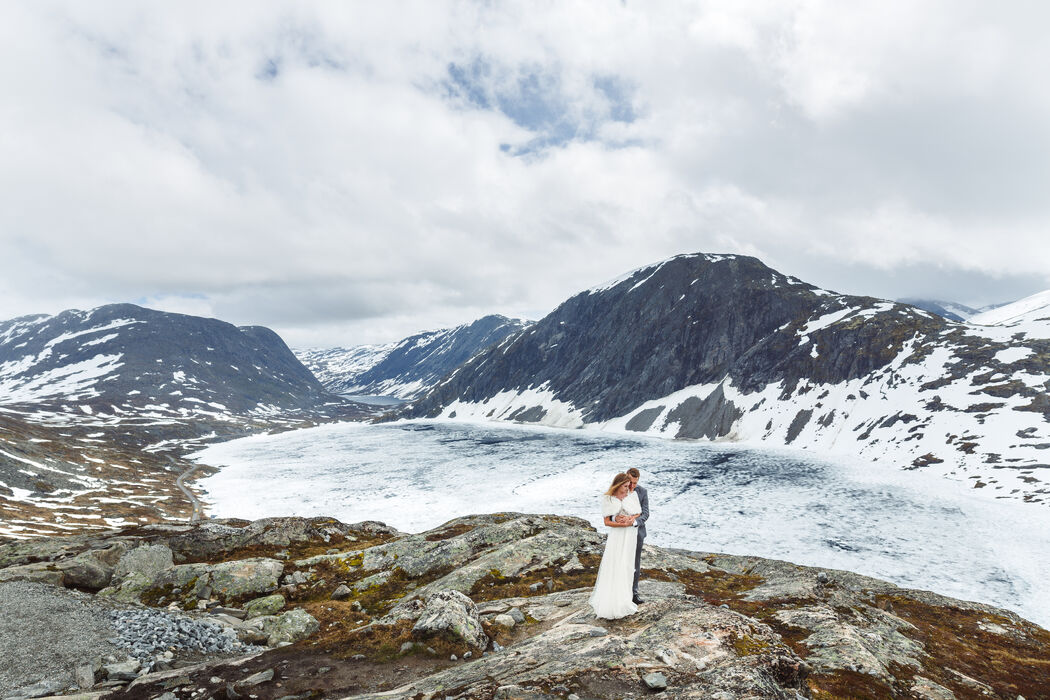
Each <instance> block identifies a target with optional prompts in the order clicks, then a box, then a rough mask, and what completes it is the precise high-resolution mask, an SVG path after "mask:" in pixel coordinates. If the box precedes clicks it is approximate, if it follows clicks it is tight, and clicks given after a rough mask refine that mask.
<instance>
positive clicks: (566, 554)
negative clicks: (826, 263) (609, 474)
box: [0, 513, 1050, 700]
mask: <svg viewBox="0 0 1050 700" xmlns="http://www.w3.org/2000/svg"><path fill="white" fill-rule="evenodd" d="M246 533H254V534H250V535H248V536H246ZM193 542H201V543H203V545H202V550H201V551H200V552H198V551H195V550H194V549H193V547H192V544H191V543H193ZM249 543H250V544H249ZM602 544H603V537H602V535H601V534H600V533H597V532H595V531H594V530H593V529H592V528H591V527H590V526H589V525H588V524H587V523H586V522H585V521H582V520H579V519H576V518H567V517H559V516H552V515H531V514H521V513H498V514H489V515H477V516H468V517H462V518H457V519H455V520H452V521H450V522H448V523H445V524H444V525H442V526H441V527H438V528H435V529H433V530H430V531H428V532H424V533H419V534H402V533H397V532H396V531H393V530H391V529H389V528H386V527H385V526H383V525H381V524H375V523H362V524H357V525H345V524H342V523H336V522H334V521H331V520H330V519H287V520H285V519H271V520H267V521H258V522H257V523H245V522H244V521H228V522H224V523H214V522H211V523H202V524H199V525H168V524H164V525H161V526H155V527H152V526H151V527H148V528H138V529H136V530H133V531H125V532H116V533H113V534H111V535H108V536H104V537H96V538H95V539H92V540H90V541H88V540H84V539H76V538H69V541H67V542H64V543H57V544H56V543H55V542H42V543H40V545H39V546H37V547H35V548H34V547H31V546H27V545H26V544H24V543H17V544H16V545H15V546H10V545H8V546H5V547H3V548H0V556H2V555H4V554H5V553H6V555H7V556H8V558H7V559H6V561H7V562H9V565H8V566H4V567H0V580H3V579H4V578H17V577H28V576H40V577H45V578H46V577H48V576H50V577H52V578H53V579H54V580H53V581H52V583H53V584H56V585H44V584H41V583H29V582H16V583H6V584H0V588H4V587H5V586H6V587H8V588H5V589H4V590H6V591H10V592H13V593H8V594H7V595H8V596H9V597H10V596H11V595H19V596H21V597H22V599H23V600H22V602H21V603H20V605H21V606H22V607H25V606H26V605H37V606H38V607H39V608H40V610H41V611H44V610H50V609H52V608H54V609H55V610H56V611H58V613H60V614H62V615H66V616H72V615H73V614H74V613H73V612H66V608H64V607H61V605H65V603H62V601H64V600H66V599H67V598H69V597H70V596H80V597H81V598H80V599H82V600H88V599H90V600H91V601H93V605H96V606H118V607H120V604H119V600H120V598H121V597H122V596H125V595H126V596H127V598H128V600H132V601H137V602H136V604H135V605H133V606H131V607H133V608H135V609H137V610H139V611H142V610H143V609H142V608H141V607H139V604H140V603H144V604H145V605H146V606H153V607H169V606H176V607H181V608H183V609H184V610H188V611H191V614H192V615H193V616H196V617H198V618H202V619H204V620H207V621H209V624H210V623H216V624H221V625H223V626H224V628H225V631H224V632H223V633H222V634H224V635H231V636H235V637H236V638H238V639H240V640H241V641H242V642H251V643H253V644H259V645H266V646H269V647H277V646H280V647H287V648H281V649H272V650H271V651H267V652H263V653H261V654H260V653H259V652H258V651H254V652H252V653H255V654H259V655H258V656H242V657H240V659H241V660H239V661H231V660H229V659H226V660H223V659H216V658H209V659H208V660H206V661H205V662H203V663H204V665H202V666H201V667H200V668H199V670H197V671H193V670H191V669H185V670H184V669H181V668H173V669H172V670H171V671H164V672H157V673H149V674H147V675H142V676H140V677H138V678H137V679H136V680H134V681H133V683H134V685H135V687H134V689H133V692H131V690H129V691H128V693H127V697H136V698H137V697H161V696H164V694H165V693H174V692H175V690H177V691H178V696H179V697H209V696H214V697H223V696H224V695H223V693H225V697H232V695H230V693H229V692H228V690H223V689H233V690H234V692H236V693H239V691H237V688H244V687H245V686H243V685H238V683H244V682H245V680H246V679H248V678H251V677H253V676H255V675H256V674H259V673H264V674H265V673H266V672H267V671H268V670H269V669H274V668H275V667H276V668H278V669H280V670H279V673H280V679H279V682H280V683H281V689H280V694H279V695H278V694H274V697H285V696H290V697H298V696H307V695H309V694H310V693H314V694H315V696H316V693H317V692H320V693H321V694H323V695H329V694H331V695H332V696H333V697H347V698H350V697H353V698H376V699H377V700H378V698H430V700H434V698H444V697H454V698H457V699H458V700H492V698H495V697H501V698H523V699H524V698H527V699H530V700H538V699H539V698H544V699H545V700H549V699H550V698H552V697H559V698H560V697H571V696H572V695H576V696H577V697H579V698H590V699H591V700H599V699H601V700H606V699H614V698H615V699H618V698H627V697H635V698H639V697H644V696H646V695H647V694H649V693H659V696H660V697H662V698H670V699H672V700H685V699H686V698H689V699H699V698H704V699H707V698H716V699H718V700H727V699H730V698H754V699H758V698H777V699H779V700H797V699H798V698H817V699H823V698H835V697H865V698H921V699H924V700H951V699H952V698H956V699H959V700H962V699H963V698H971V697H982V698H989V699H1002V700H1016V698H1017V697H1018V696H1023V697H1025V698H1027V699H1028V700H1033V699H1034V698H1048V697H1050V695H1048V693H1047V692H1046V689H1047V688H1050V632H1048V631H1047V630H1044V629H1041V628H1040V627H1038V626H1037V625H1034V624H1032V623H1030V622H1027V621H1026V620H1023V619H1021V618H1020V617H1018V616H1016V615H1014V614H1012V613H1010V612H1008V611H1004V610H999V609H996V608H993V607H991V606H988V605H983V604H980V603H972V602H966V601H959V600H954V599H951V598H946V597H944V596H939V595H937V594H934V593H929V592H926V591H915V590H907V589H901V588H898V587H897V586H894V585H893V584H890V583H887V582H885V581H880V580H878V579H874V578H870V577H866V576H861V575H858V574H853V573H850V572H847V571H831V570H823V571H822V570H818V569H813V568H808V567H802V566H797V565H794V564H791V563H788V562H783V561H774V560H769V559H761V558H758V557H746V556H730V555H725V554H709V553H700V552H689V551H684V550H672V549H663V548H660V547H654V546H651V545H646V546H645V547H644V549H643V551H642V569H643V577H642V582H641V596H642V598H644V599H645V600H646V603H645V604H643V605H642V606H641V607H640V609H639V611H638V612H637V613H636V614H634V615H631V616H629V617H627V618H623V619H620V620H615V621H608V620H600V619H597V618H595V617H594V615H593V614H592V612H591V610H590V607H589V606H588V604H587V599H588V597H589V595H590V593H591V587H592V586H593V583H594V578H595V575H596V571H597V567H598V563H599V560H600V557H601V550H602ZM166 551H167V553H168V554H172V555H173V557H172V559H174V560H176V561H178V560H181V561H182V563H178V564H174V565H172V564H171V561H172V559H169V558H168V556H167V555H166V554H165V552H166ZM99 552H106V555H105V556H104V557H102V556H100V555H99V554H98V553H99ZM118 553H122V556H119V557H117V556H116V555H117V554H118ZM88 558H90V559H91V560H92V561H98V562H99V564H100V566H101V567H103V568H104V567H105V566H107V565H109V564H110V562H112V566H113V567H114V576H113V579H112V581H111V584H110V586H109V587H108V588H106V589H104V591H102V592H100V593H99V594H98V595H94V596H89V595H87V594H85V593H74V592H71V591H66V590H63V589H62V588H60V587H58V586H60V585H62V584H63V583H66V582H65V581H64V578H65V576H66V574H68V573H70V572H77V571H78V570H79V569H78V567H81V566H82V565H83V564H84V561H85V560H86V559H88ZM3 561H4V560H2V559H0V564H2V563H3ZM121 562H122V564H121ZM88 563H90V561H89V562H88ZM117 571H119V572H121V576H120V577H119V578H118V577H117V576H116V572H117ZM85 575H86V574H85ZM151 577H152V578H151ZM282 582H283V584H284V585H280V586H279V583H282ZM66 585H69V584H68V583H66ZM278 586H279V591H280V592H279V594H276V593H275V594H274V595H272V596H271V597H270V598H268V599H262V600H259V601H258V602H256V603H255V604H252V603H249V601H250V600H251V599H258V598H259V595H261V594H266V593H271V592H273V590H274V589H276V588H277V587H278ZM19 591H21V593H18V592H19ZM48 591H53V593H52V594H49V593H48ZM337 591H338V595H333V594H335V593H336V592H337ZM30 593H31V594H32V596H30ZM103 593H105V595H103ZM0 598H2V596H0ZM52 598H54V600H52ZM113 598H116V599H117V602H113V601H112V599H113ZM230 598H232V599H233V601H230V600H228V599H230ZM282 600H283V601H284V604H285V607H284V608H281V609H279V610H278V609H277V608H278V605H279V603H280V602H281V601H282ZM34 601H36V602H34ZM56 601H57V602H56ZM0 602H2V601H0ZM220 602H222V603H226V604H227V605H231V604H232V605H235V606H241V605H242V604H245V605H244V607H245V608H249V609H251V610H254V609H255V607H259V608H260V609H259V611H258V612H261V613H264V614H261V615H260V616H258V617H253V618H250V619H243V620H242V619H237V617H236V616H231V615H229V614H227V613H231V612H236V613H238V614H239V615H240V616H242V617H248V616H249V615H250V613H249V612H248V611H245V610H243V609H240V607H237V608H230V607H220V606H219V603H220ZM264 603H266V604H265V605H264ZM60 604H61V605H60ZM123 607H125V608H126V607H128V606H126V605H125V606H123ZM70 610H72V608H70ZM266 613H269V614H266ZM275 613H280V614H275ZM45 617H46V616H45V615H44V613H43V612H40V613H34V614H33V615H31V616H22V617H21V618H20V619H17V620H16V619H15V618H10V619H9V616H6V615H0V628H3V626H4V624H5V623H9V622H17V623H18V625H20V627H18V631H17V633H14V634H8V635H0V681H3V683H0V686H2V687H0V690H3V689H4V688H7V689H15V688H22V687H26V686H33V687H36V686H35V685H33V684H39V683H44V685H43V686H39V687H40V688H44V687H45V686H46V687H51V686H49V685H47V683H48V681H49V679H48V678H45V677H44V675H46V674H44V675H42V674H40V673H29V672H28V671H30V670H33V669H31V668H25V664H24V663H22V662H18V663H6V664H5V661H4V660H5V659H21V658H24V657H26V654H25V652H24V650H22V649H21V648H20V646H19V645H20V644H21V643H22V640H24V639H27V638H34V639H38V640H48V639H50V637H49V636H48V635H50V634H51V629H50V627H49V628H48V629H39V630H35V632H36V633H35V634H34V627H33V625H34V624H36V623H35V620H37V619H38V618H40V619H44V618H45ZM46 619H48V620H52V623H49V624H53V619H54V615H51V617H46ZM98 619H99V620H100V622H96V623H92V625H94V626H93V627H91V629H92V630H95V631H94V632H93V634H95V635H96V636H97V637H98V638H100V639H102V640H105V639H107V637H108V634H109V633H108V632H106V631H105V625H108V624H109V623H108V622H107V621H106V620H108V618H98ZM148 636H149V635H144V636H143V637H142V640H141V643H144V641H145V639H146V638H147V637H148ZM136 639H139V638H138V637H136ZM66 641H68V642H70V643H72V642H78V645H77V646H76V648H75V649H74V650H73V651H71V652H70V655H68V656H69V658H68V659H65V660H64V661H63V663H61V664H58V665H56V666H55V670H54V674H59V675H60V674H65V675H63V676H61V679H60V680H61V682H62V683H65V684H66V685H69V684H71V683H73V679H72V677H71V676H70V677H69V678H66V676H68V675H69V673H70V671H71V669H74V668H76V666H77V665H78V664H81V665H82V664H84V663H89V662H91V660H92V659H93V658H94V656H96V654H94V651H93V649H87V650H85V649H83V645H82V644H79V641H80V640H79V638H77V639H70V640H66ZM43 643H44V644H47V643H50V642H43ZM97 644H98V645H99V649H100V651H99V654H98V655H101V656H105V655H106V653H108V652H107V650H106V649H103V648H102V646H103V645H101V642H98V643H97ZM73 652H75V654H74V653H73ZM33 653H34V654H35V655H37V656H39V652H38V651H34V652H33ZM408 657H413V658H411V659H409V658H408ZM34 658H35V657H34ZM40 658H43V657H40ZM249 659H251V660H250V661H249ZM171 661H172V662H173V663H174V662H177V661H179V659H173V660H171ZM194 661H199V657H197V658H195V659H194ZM99 668H101V667H96V668H95V670H99ZM321 669H327V670H321ZM329 672H330V673H329ZM5 673H6V674H7V676H6V677H5V676H4V674H5ZM165 674H167V675H165ZM59 675H54V678H55V679H58V678H59ZM116 675H117V676H119V674H116ZM5 678H6V680H5ZM355 679H358V680H355ZM52 680H53V679H52ZM272 680H273V683H274V687H275V688H276V683H277V682H278V677H277V675H274V676H273V677H272ZM113 682H116V681H113ZM4 683H6V685H4ZM86 683H87V681H85V682H84V683H83V684H82V685H84V684H86ZM173 683H178V684H180V685H179V686H178V688H176V689H175V690H173V688H174V687H175V686H173V685H172V684H173ZM191 686H193V687H192V688H191ZM63 687H65V686H63ZM259 687H260V688H261V687H263V686H259ZM267 687H268V686H267ZM97 690H98V688H97V687H96V688H95V689H94V690H93V691H92V692H97ZM33 692H36V691H33ZM267 692H269V691H267ZM239 694H241V695H244V693H239ZM113 697H121V695H119V694H117V695H114V696H113ZM261 697H262V696H261ZM265 697H270V695H266V696H265Z"/></svg>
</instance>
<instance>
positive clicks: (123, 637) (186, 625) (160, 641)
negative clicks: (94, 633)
mask: <svg viewBox="0 0 1050 700" xmlns="http://www.w3.org/2000/svg"><path fill="white" fill-rule="evenodd" d="M109 619H110V620H111V622H112V624H113V629H114V630H115V631H116V632H117V636H116V637H114V638H112V639H110V640H109V641H111V642H112V643H114V644H116V645H117V646H119V647H121V648H123V649H125V650H126V651H127V652H128V654H129V655H130V656H133V657H135V658H136V659H138V660H139V663H141V664H142V665H143V666H145V667H146V668H152V667H153V666H154V665H155V662H156V657H157V656H158V655H162V654H163V653H164V652H166V651H176V650H185V651H194V652H198V653H201V654H244V653H247V652H251V651H258V647H255V646H251V645H246V644H243V643H242V642H241V641H239V640H238V639H237V635H236V633H235V632H234V631H233V630H232V629H229V628H227V627H224V626H223V625H220V624H219V623H217V622H211V621H209V620H196V619H193V618H191V617H187V616H185V615H180V614H178V613H173V612H169V611H167V610H155V609H152V608H134V609H128V610H111V611H110V613H109Z"/></svg>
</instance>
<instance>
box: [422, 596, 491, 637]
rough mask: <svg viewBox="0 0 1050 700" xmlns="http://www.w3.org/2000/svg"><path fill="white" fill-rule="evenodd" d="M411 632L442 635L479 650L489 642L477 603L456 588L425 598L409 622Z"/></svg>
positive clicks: (423, 634)
mask: <svg viewBox="0 0 1050 700" xmlns="http://www.w3.org/2000/svg"><path fill="white" fill-rule="evenodd" d="M412 634H414V635H418V636H420V637H423V638H429V637H432V636H435V635H445V636H448V637H451V638H452V639H453V640H455V641H456V642H459V643H463V644H466V645H467V646H468V647H471V648H474V649H481V650H483V649H485V648H487V647H488V645H489V638H488V637H487V636H486V635H485V631H484V629H483V628H482V626H481V618H480V617H478V607H477V606H476V605H474V601H472V600H471V599H470V598H468V597H467V596H465V595H463V594H462V593H460V592H459V591H439V592H437V593H435V594H433V595H432V596H430V597H429V598H427V601H426V605H425V606H424V607H423V609H422V611H420V613H419V617H418V618H417V619H416V623H415V624H414V625H413V626H412Z"/></svg>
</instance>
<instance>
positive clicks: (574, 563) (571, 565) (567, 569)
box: [561, 552, 584, 574]
mask: <svg viewBox="0 0 1050 700" xmlns="http://www.w3.org/2000/svg"><path fill="white" fill-rule="evenodd" d="M583 568H584V567H583V564H581V563H580V557H579V556H578V555H577V554H576V553H575V552H574V553H573V555H572V556H571V557H569V561H567V562H565V563H564V564H562V566H561V572H562V573H563V574H571V573H575V572H577V571H583Z"/></svg>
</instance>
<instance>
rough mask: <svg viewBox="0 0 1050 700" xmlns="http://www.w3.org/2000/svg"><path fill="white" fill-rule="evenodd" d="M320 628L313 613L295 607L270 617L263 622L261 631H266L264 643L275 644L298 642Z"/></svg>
mask: <svg viewBox="0 0 1050 700" xmlns="http://www.w3.org/2000/svg"><path fill="white" fill-rule="evenodd" d="M319 629H321V623H319V622H318V621H317V620H316V619H315V618H314V616H313V615H311V614H310V613H308V612H306V611H305V610H302V609H300V608H296V609H295V610H289V611H288V612H286V613H282V614H281V615H278V616H277V617H270V618H267V619H266V622H265V623H263V632H265V633H266V643H267V644H268V645H270V646H277V645H278V644H280V643H281V642H298V641H299V640H300V639H305V638H307V637H309V636H310V635H311V634H313V633H314V632H316V631H317V630H319Z"/></svg>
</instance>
